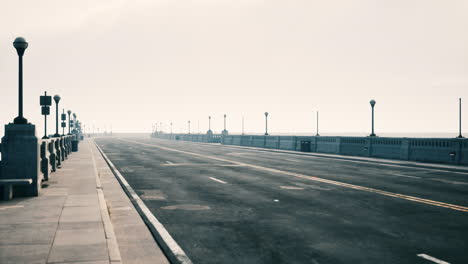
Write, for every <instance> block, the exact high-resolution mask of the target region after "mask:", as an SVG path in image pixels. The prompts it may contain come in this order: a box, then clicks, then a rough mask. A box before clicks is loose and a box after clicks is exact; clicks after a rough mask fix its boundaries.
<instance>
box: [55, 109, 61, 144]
mask: <svg viewBox="0 0 468 264" xmlns="http://www.w3.org/2000/svg"><path fill="white" fill-rule="evenodd" d="M55 136H56V137H59V136H60V135H59V132H58V103H57V102H56V103H55Z"/></svg>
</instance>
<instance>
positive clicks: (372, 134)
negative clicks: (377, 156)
mask: <svg viewBox="0 0 468 264" xmlns="http://www.w3.org/2000/svg"><path fill="white" fill-rule="evenodd" d="M369 103H370V105H371V107H372V133H371V134H370V136H371V137H375V133H374V106H375V100H374V99H372V100H370V102H369Z"/></svg>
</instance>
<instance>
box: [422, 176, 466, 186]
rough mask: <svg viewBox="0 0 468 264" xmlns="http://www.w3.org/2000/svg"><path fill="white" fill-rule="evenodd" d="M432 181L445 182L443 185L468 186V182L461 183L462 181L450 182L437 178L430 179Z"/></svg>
mask: <svg viewBox="0 0 468 264" xmlns="http://www.w3.org/2000/svg"><path fill="white" fill-rule="evenodd" d="M430 180H433V181H438V182H443V183H449V184H457V185H468V182H461V181H450V180H445V179H437V178H430Z"/></svg>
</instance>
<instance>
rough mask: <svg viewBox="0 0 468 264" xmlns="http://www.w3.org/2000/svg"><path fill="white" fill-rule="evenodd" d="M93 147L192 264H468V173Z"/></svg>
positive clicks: (111, 140) (183, 146)
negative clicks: (101, 152)
mask: <svg viewBox="0 0 468 264" xmlns="http://www.w3.org/2000/svg"><path fill="white" fill-rule="evenodd" d="M96 142H97V144H98V145H99V146H100V147H101V148H102V150H103V151H104V152H105V153H106V155H107V156H108V157H109V159H110V160H111V161H112V163H114V165H115V166H116V168H117V169H118V170H119V171H120V173H121V174H122V175H123V176H124V177H125V179H126V180H127V181H128V183H129V184H130V185H131V186H132V187H133V189H134V190H135V191H136V192H137V193H138V195H139V196H140V197H141V198H142V199H143V201H144V202H145V204H146V205H147V206H148V208H149V209H150V210H151V212H152V213H153V214H154V215H155V216H156V217H157V218H158V219H159V221H160V222H161V223H162V224H163V225H164V226H165V228H166V229H167V230H168V231H169V233H170V234H171V235H172V237H173V238H174V239H175V241H176V242H177V243H178V244H179V245H180V247H181V248H182V249H183V250H184V251H185V252H186V253H187V255H188V257H189V258H190V259H191V260H192V261H193V262H194V263H236V264H238V263H268V264H271V263H429V264H430V263H468V173H461V172H450V171H445V170H444V169H428V168H414V167H407V166H404V165H401V164H399V163H398V162H396V163H394V164H392V165H391V164H383V163H380V162H360V161H349V160H340V159H334V158H327V157H317V156H304V155H297V154H287V153H277V152H269V151H260V150H255V149H249V148H239V147H233V146H222V145H219V144H204V143H192V142H181V141H169V140H162V139H151V138H137V137H134V138H116V137H107V138H98V139H96Z"/></svg>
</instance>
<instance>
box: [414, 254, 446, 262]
mask: <svg viewBox="0 0 468 264" xmlns="http://www.w3.org/2000/svg"><path fill="white" fill-rule="evenodd" d="M417 256H418V257H420V258H424V259H427V260H430V261H432V262H435V263H437V264H450V263H449V262H447V261H443V260H440V259H438V258H434V257H431V256H429V255H427V254H418V255H417Z"/></svg>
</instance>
